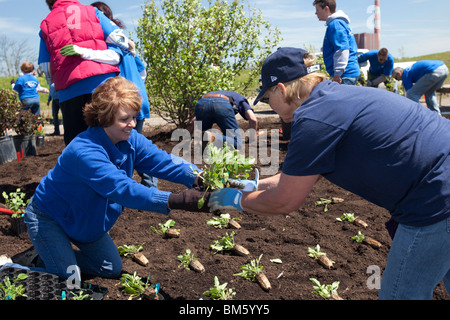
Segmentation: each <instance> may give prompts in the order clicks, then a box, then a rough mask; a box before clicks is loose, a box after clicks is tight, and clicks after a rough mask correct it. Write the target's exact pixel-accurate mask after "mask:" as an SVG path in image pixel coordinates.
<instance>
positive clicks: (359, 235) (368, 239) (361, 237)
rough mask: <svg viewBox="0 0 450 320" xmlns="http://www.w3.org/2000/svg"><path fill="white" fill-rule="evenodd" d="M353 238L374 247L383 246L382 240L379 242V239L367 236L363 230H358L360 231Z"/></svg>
mask: <svg viewBox="0 0 450 320" xmlns="http://www.w3.org/2000/svg"><path fill="white" fill-rule="evenodd" d="M352 239H353V240H355V241H356V242H358V243H366V244H368V245H370V246H372V247H374V248H375V249H379V248H381V243H380V242H378V241H377V240H375V239H373V238H371V237H367V236H365V235H364V233H362V232H361V231H358V233H357V234H356V235H355V236H353V237H352Z"/></svg>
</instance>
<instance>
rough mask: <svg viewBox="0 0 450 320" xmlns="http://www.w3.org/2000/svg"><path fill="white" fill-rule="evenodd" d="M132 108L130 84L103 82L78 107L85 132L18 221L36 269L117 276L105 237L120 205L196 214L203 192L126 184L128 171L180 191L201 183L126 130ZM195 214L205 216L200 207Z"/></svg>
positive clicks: (136, 101) (117, 261) (135, 100)
mask: <svg viewBox="0 0 450 320" xmlns="http://www.w3.org/2000/svg"><path fill="white" fill-rule="evenodd" d="M140 108H141V96H140V95H139V91H138V89H137V88H136V86H135V85H134V84H133V83H132V82H129V81H128V80H126V79H125V78H122V77H115V78H111V79H108V80H107V81H106V82H105V83H104V84H103V85H100V86H99V87H98V88H97V89H96V90H95V91H94V93H93V96H92V102H91V103H90V104H87V105H86V107H85V110H84V115H85V119H86V122H87V124H88V126H89V128H88V129H87V130H86V131H84V132H82V133H80V134H79V135H78V136H77V137H76V138H75V139H74V140H73V141H72V142H71V143H70V144H69V145H68V146H67V147H66V148H65V149H64V151H63V152H62V154H61V156H60V157H59V159H58V162H57V164H56V166H55V167H54V168H53V169H52V170H50V171H49V172H48V174H47V176H45V177H44V178H43V179H42V180H41V182H40V184H39V186H38V187H37V189H36V191H35V194H34V195H33V197H32V200H31V201H30V203H29V205H28V207H27V210H26V214H25V222H26V224H27V227H28V232H29V235H30V238H31V241H32V242H33V245H34V247H35V249H36V251H37V252H38V253H39V257H40V258H41V260H42V262H43V263H44V264H45V269H43V271H45V272H49V273H54V274H57V275H59V276H62V277H65V278H69V277H70V278H72V279H73V277H74V276H73V274H74V270H77V272H75V275H76V277H75V280H80V277H79V273H80V271H81V272H83V273H86V274H91V275H97V276H102V277H112V278H114V277H117V276H119V275H120V272H121V269H122V261H121V258H120V256H119V254H118V250H117V248H116V246H115V244H114V242H113V241H112V239H111V237H110V236H109V234H108V231H109V230H110V229H111V228H112V226H113V225H114V223H115V222H116V220H117V219H118V218H119V216H120V214H121V213H122V211H123V209H124V207H127V208H132V209H139V210H146V211H152V212H158V213H162V214H165V215H167V214H169V212H170V210H171V209H184V210H188V211H199V209H198V208H197V202H198V200H199V199H200V198H201V197H202V196H203V193H204V192H201V191H198V190H196V189H187V190H185V191H184V192H182V193H180V194H173V193H170V192H166V191H161V190H158V189H156V188H147V187H145V186H143V185H141V184H139V183H137V182H136V181H135V180H133V179H132V177H133V170H134V169H136V170H138V171H139V172H144V173H148V174H149V175H151V176H154V177H157V178H160V179H164V180H167V181H171V182H175V183H179V184H183V185H185V186H186V187H187V188H192V187H193V186H195V185H196V183H197V180H201V179H198V178H197V176H196V174H194V171H193V169H198V168H197V167H196V166H195V165H194V164H191V163H188V162H186V161H184V160H183V159H182V158H179V157H176V156H174V155H171V154H168V153H166V152H165V151H163V150H160V149H158V148H157V146H156V145H154V144H153V143H152V142H151V141H150V140H148V139H147V138H146V137H144V136H143V135H141V134H139V133H137V132H136V131H135V130H133V128H134V126H135V125H136V117H137V115H138V114H139V110H140ZM208 197H209V194H208V195H207V197H206V198H208ZM206 201H207V199H206ZM203 208H204V209H203V210H208V206H207V205H206V204H205V205H204V206H203ZM72 244H75V245H76V246H77V247H78V249H79V250H74V249H73V248H72ZM35 269H36V268H35ZM41 270H42V269H41ZM71 276H72V277H71Z"/></svg>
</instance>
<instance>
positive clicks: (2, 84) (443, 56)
mask: <svg viewBox="0 0 450 320" xmlns="http://www.w3.org/2000/svg"><path fill="white" fill-rule="evenodd" d="M420 60H442V61H444V62H445V64H446V65H447V66H448V67H449V69H450V51H447V52H442V53H436V54H430V55H426V56H420V57H412V58H403V59H396V60H395V61H396V62H406V61H420ZM15 78H16V79H17V77H15ZM38 80H39V83H40V84H41V86H42V87H45V88H48V85H47V81H46V80H45V78H44V77H39V78H38ZM10 82H11V78H10V77H0V88H11V83H10ZM445 83H446V84H450V76H449V77H448V78H447V80H446V81H445ZM258 86H259V82H258V79H255V81H254V88H250V89H249V90H247V92H248V94H249V95H255V92H256V89H257V87H258ZM39 96H40V99H41V113H42V115H43V116H44V117H47V115H49V116H50V118H51V104H50V106H47V101H48V94H43V93H40V94H39ZM60 117H61V113H60Z"/></svg>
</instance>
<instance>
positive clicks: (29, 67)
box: [20, 61, 34, 73]
mask: <svg viewBox="0 0 450 320" xmlns="http://www.w3.org/2000/svg"><path fill="white" fill-rule="evenodd" d="M20 70H22V72H23V73H30V72H33V70H34V65H33V64H32V63H31V62H28V61H25V62H22V64H21V65H20Z"/></svg>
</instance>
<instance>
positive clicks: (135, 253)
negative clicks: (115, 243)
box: [117, 245, 148, 267]
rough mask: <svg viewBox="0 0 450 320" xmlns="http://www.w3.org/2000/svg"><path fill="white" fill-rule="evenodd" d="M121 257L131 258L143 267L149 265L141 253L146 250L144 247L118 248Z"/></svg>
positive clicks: (126, 246)
mask: <svg viewBox="0 0 450 320" xmlns="http://www.w3.org/2000/svg"><path fill="white" fill-rule="evenodd" d="M117 249H118V251H119V255H121V256H124V257H131V258H132V259H133V260H134V261H136V262H137V263H139V264H140V265H142V266H144V267H145V266H146V265H148V259H147V257H145V256H144V255H143V254H142V253H141V252H139V251H142V250H143V249H144V248H143V246H142V245H123V246H119V247H117Z"/></svg>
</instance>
